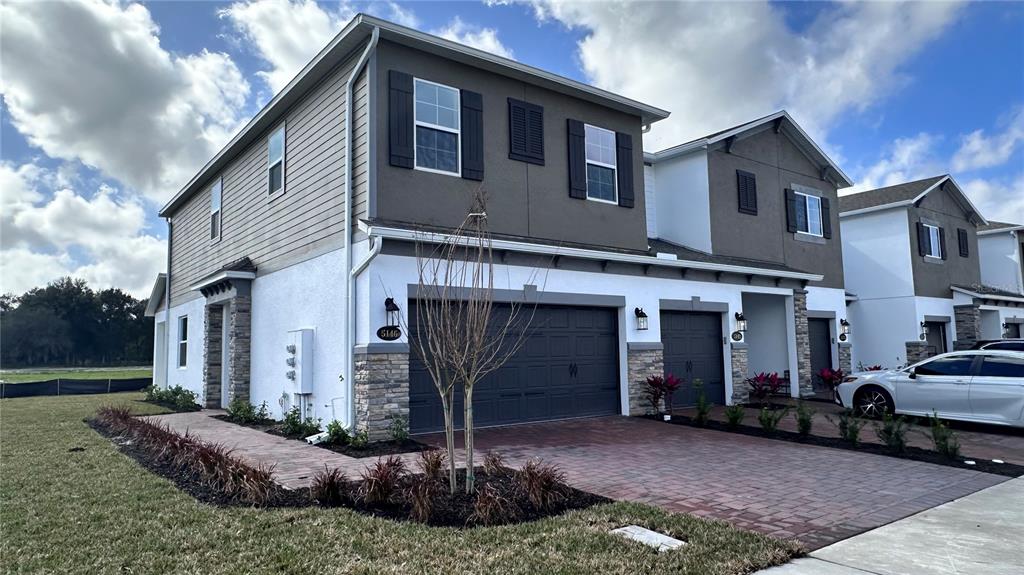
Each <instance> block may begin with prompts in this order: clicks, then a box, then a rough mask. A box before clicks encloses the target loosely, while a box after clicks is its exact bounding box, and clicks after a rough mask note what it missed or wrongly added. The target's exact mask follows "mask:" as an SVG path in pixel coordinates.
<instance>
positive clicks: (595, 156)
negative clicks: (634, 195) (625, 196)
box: [584, 124, 618, 204]
mask: <svg viewBox="0 0 1024 575" xmlns="http://www.w3.org/2000/svg"><path fill="white" fill-rule="evenodd" d="M584 133H585V137H586V158H587V199H589V200H597V201H599V202H609V203H612V204H615V203H618V199H617V195H616V190H615V182H616V163H615V132H612V131H611V130H605V129H604V128H598V127H597V126H591V125H590V124H587V125H585V126H584Z"/></svg>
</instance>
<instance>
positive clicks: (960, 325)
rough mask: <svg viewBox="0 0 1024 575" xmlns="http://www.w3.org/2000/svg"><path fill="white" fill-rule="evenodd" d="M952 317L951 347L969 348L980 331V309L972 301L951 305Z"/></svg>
mask: <svg viewBox="0 0 1024 575" xmlns="http://www.w3.org/2000/svg"><path fill="white" fill-rule="evenodd" d="M953 317H954V318H955V322H956V340H955V341H953V349H954V350H961V349H971V347H972V346H973V345H974V344H975V343H977V342H978V334H979V333H980V332H981V310H980V309H979V307H978V305H977V304H973V303H972V304H967V305H958V306H953Z"/></svg>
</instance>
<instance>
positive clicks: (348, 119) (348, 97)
mask: <svg viewBox="0 0 1024 575" xmlns="http://www.w3.org/2000/svg"><path fill="white" fill-rule="evenodd" d="M379 38H380V28H379V27H377V26H374V27H373V32H372V34H371V35H370V43H369V44H367V45H366V49H365V50H363V53H362V55H361V56H359V60H358V61H357V62H356V65H355V67H354V68H353V69H352V73H351V74H350V75H349V77H348V81H347V82H345V196H344V197H345V249H344V256H345V264H344V265H345V278H344V279H345V320H346V321H345V338H344V341H345V361H344V362H343V366H342V370H343V373H342V377H343V378H344V379H345V383H346V393H345V396H346V399H345V403H346V404H347V405H346V412H347V414H348V423H349V427H351V428H352V429H355V426H356V400H355V392H356V386H355V381H354V377H353V371H354V369H353V366H354V364H355V353H354V349H353V345H354V342H355V337H356V327H355V314H356V301H355V298H353V297H352V292H353V291H354V290H355V283H356V282H355V275H354V273H353V272H354V270H353V269H352V161H351V158H352V132H353V128H352V100H353V97H352V92H353V85H354V84H355V81H356V78H358V77H359V74H360V72H362V69H363V68H364V67H365V66H366V63H367V62H368V61H369V59H370V54H372V53H373V51H374V49H375V48H376V47H377V40H378V39H379ZM367 81H369V78H367ZM368 121H372V118H368ZM368 129H370V130H372V129H373V126H372V125H368ZM370 169H371V170H372V169H374V167H373V166H370ZM377 249H378V251H379V248H377ZM365 263H366V264H368V263H369V258H368V259H367V260H366V262H365ZM363 267H365V265H362V266H361V267H360V268H359V270H360V271H362V268H363Z"/></svg>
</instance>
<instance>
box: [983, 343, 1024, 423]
mask: <svg viewBox="0 0 1024 575" xmlns="http://www.w3.org/2000/svg"><path fill="white" fill-rule="evenodd" d="M971 410H972V411H973V412H974V417H977V418H979V419H987V420H989V421H995V422H1002V423H1012V422H1016V421H1021V419H1022V415H1024V356H1021V357H1011V356H1003V355H986V356H984V357H983V358H982V361H981V367H980V368H979V369H978V372H977V374H976V375H975V376H974V378H973V379H972V380H971Z"/></svg>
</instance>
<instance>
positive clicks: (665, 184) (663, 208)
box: [645, 150, 712, 253]
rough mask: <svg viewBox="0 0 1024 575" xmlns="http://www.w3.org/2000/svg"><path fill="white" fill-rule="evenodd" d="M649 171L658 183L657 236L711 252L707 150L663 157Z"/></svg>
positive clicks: (656, 198)
mask: <svg viewBox="0 0 1024 575" xmlns="http://www.w3.org/2000/svg"><path fill="white" fill-rule="evenodd" d="M646 170H653V171H654V175H655V180H656V185H657V193H656V195H655V200H656V202H655V204H656V207H657V215H656V217H655V218H654V219H655V221H656V223H657V234H656V237H658V238H661V239H664V240H668V241H670V242H675V243H678V244H682V245H685V246H689V247H691V248H694V249H698V250H702V251H705V252H709V253H710V252H711V251H712V250H711V204H710V201H711V200H710V198H709V196H708V189H709V188H708V157H707V152H705V151H703V150H700V151H696V152H693V153H690V154H686V155H684V156H679V157H676V158H672V159H669V160H663V161H661V162H658V163H656V164H654V165H653V166H651V167H648V168H645V171H646ZM648 233H651V232H650V230H648ZM651 235H655V234H651Z"/></svg>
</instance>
